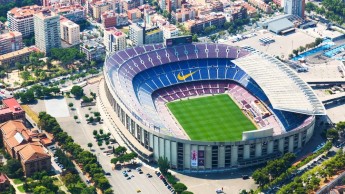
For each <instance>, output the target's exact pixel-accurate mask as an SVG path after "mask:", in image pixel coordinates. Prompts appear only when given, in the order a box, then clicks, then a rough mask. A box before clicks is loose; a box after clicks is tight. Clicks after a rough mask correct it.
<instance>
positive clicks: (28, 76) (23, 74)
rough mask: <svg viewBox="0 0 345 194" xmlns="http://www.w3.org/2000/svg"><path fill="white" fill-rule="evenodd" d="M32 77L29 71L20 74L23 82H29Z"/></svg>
mask: <svg viewBox="0 0 345 194" xmlns="http://www.w3.org/2000/svg"><path fill="white" fill-rule="evenodd" d="M30 76H31V74H30V72H28V71H23V72H21V73H20V77H21V78H22V79H23V80H29V78H30Z"/></svg>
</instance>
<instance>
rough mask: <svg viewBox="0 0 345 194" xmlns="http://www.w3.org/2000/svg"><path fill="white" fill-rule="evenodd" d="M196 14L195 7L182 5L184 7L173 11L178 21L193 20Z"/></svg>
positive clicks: (173, 15)
mask: <svg viewBox="0 0 345 194" xmlns="http://www.w3.org/2000/svg"><path fill="white" fill-rule="evenodd" d="M196 14H197V13H196V9H195V8H188V7H182V9H178V10H176V12H174V13H172V17H173V18H174V20H175V21H177V22H185V21H188V20H193V19H194V18H195V16H196Z"/></svg>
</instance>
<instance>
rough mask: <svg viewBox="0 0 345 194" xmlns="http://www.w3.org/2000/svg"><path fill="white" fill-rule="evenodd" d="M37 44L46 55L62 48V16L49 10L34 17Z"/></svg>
mask: <svg viewBox="0 0 345 194" xmlns="http://www.w3.org/2000/svg"><path fill="white" fill-rule="evenodd" d="M34 28H35V43H36V46H37V47H38V48H39V49H40V50H41V51H42V52H45V53H48V52H49V51H50V49H52V48H60V47H61V40H60V16H59V15H56V14H55V13H54V12H51V11H49V10H44V11H42V12H39V13H37V14H35V15H34Z"/></svg>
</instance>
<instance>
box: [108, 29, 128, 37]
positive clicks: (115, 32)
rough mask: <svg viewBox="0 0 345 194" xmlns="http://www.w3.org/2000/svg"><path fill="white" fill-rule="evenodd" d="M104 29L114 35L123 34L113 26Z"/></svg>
mask: <svg viewBox="0 0 345 194" xmlns="http://www.w3.org/2000/svg"><path fill="white" fill-rule="evenodd" d="M105 31H107V32H108V33H111V34H113V35H114V36H125V34H124V33H123V32H121V31H120V30H118V29H116V28H115V27H110V28H106V29H105Z"/></svg>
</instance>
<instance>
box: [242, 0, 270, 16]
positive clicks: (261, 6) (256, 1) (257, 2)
mask: <svg viewBox="0 0 345 194" xmlns="http://www.w3.org/2000/svg"><path fill="white" fill-rule="evenodd" d="M248 2H249V3H251V4H252V5H254V6H256V7H258V8H259V9H261V10H262V11H264V12H265V13H268V14H270V13H273V10H272V8H271V6H270V5H268V4H267V3H265V2H264V1H262V0H248Z"/></svg>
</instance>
